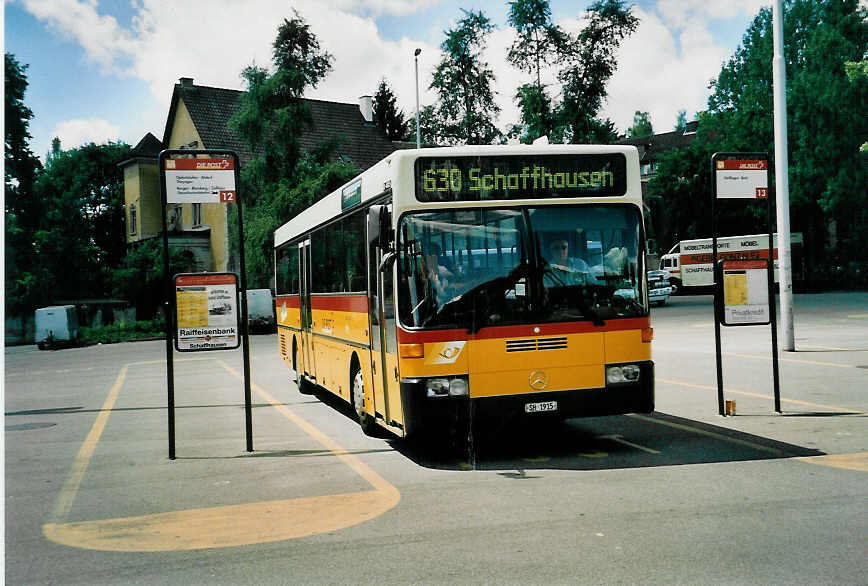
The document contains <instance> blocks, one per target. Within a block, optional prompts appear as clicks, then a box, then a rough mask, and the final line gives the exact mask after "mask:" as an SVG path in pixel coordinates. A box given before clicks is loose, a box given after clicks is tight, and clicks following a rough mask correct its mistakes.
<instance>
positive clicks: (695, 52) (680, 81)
mask: <svg viewBox="0 0 868 586" xmlns="http://www.w3.org/2000/svg"><path fill="white" fill-rule="evenodd" d="M634 10H635V12H634V13H635V14H636V16H638V17H639V19H640V24H639V28H638V29H637V30H636V32H635V33H633V35H631V36H630V37H629V38H628V39H626V40H625V41H624V42H623V43H622V45H621V48H620V51H619V58H618V70H617V71H616V72H615V75H613V76H612V80H611V82H610V83H609V98H608V100H607V102H606V104H605V106H604V114H605V115H606V116H608V117H610V118H611V119H612V121H614V122H615V125H616V126H617V127H618V128H619V129H620V130H621V131H626V129H627V128H629V127H630V126H632V123H633V113H634V112H635V111H636V110H639V111H643V112H649V113H650V116H651V122H652V124H653V125H654V130H655V132H668V131H670V130H672V129H673V128H674V126H675V121H676V118H677V116H678V111H679V110H682V109H684V110H687V115H688V118H689V117H692V116H693V115H694V113H695V112H697V111H700V110H705V109H706V107H707V100H708V82H709V81H710V80H711V79H712V78H714V77H715V76H716V75H717V74H718V73H719V72H720V65H721V63H722V62H723V61H724V60H725V59H726V57H727V56H728V54H729V52H730V50H728V49H725V48H724V47H721V46H718V45H716V44H715V43H714V41H713V40H712V37H711V34H710V33H709V31H708V28H707V26H706V24H705V22H704V21H701V20H693V21H691V24H690V26H688V27H686V28H685V29H684V30H682V31H681V33H680V35H679V39H676V37H675V35H674V34H673V31H672V30H671V29H669V28H668V27H667V26H666V25H665V24H664V23H663V22H662V21H661V20H660V19H659V18H658V17H657V16H655V15H653V14H649V13H646V12H643V11H641V10H639V9H634ZM677 41H680V47H679V46H678V43H677Z"/></svg>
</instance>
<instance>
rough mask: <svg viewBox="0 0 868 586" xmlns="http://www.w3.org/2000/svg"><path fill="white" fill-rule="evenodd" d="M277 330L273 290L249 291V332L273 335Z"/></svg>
mask: <svg viewBox="0 0 868 586" xmlns="http://www.w3.org/2000/svg"><path fill="white" fill-rule="evenodd" d="M276 328H277V320H276V319H275V316H274V296H273V295H272V294H271V289H248V290H247V331H249V332H265V333H269V334H272V333H274V332H275V330H276Z"/></svg>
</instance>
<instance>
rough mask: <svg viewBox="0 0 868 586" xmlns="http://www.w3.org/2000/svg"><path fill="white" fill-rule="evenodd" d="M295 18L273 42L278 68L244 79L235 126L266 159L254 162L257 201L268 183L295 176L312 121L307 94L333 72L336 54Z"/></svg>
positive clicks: (250, 187) (249, 188) (249, 72)
mask: <svg viewBox="0 0 868 586" xmlns="http://www.w3.org/2000/svg"><path fill="white" fill-rule="evenodd" d="M294 14H295V16H294V17H293V18H291V19H284V20H283V23H282V24H281V25H280V26H279V27H278V29H277V37H276V38H275V40H274V43H273V44H272V48H273V52H272V59H273V63H274V67H275V69H274V71H273V72H272V73H269V72H268V71H267V70H266V69H264V68H262V67H258V66H256V65H251V66H249V67H247V68H245V69H244V71H243V72H242V74H241V75H242V77H244V79H245V81H246V82H247V91H246V92H245V93H244V96H243V97H242V99H241V106H240V108H239V110H238V112H237V113H236V114H235V115H234V116H233V117H232V118H231V119H230V121H229V125H230V128H233V129H234V130H235V131H236V132H238V133H239V134H240V135H241V136H242V138H243V139H244V141H245V142H246V143H247V144H248V146H249V147H250V150H251V151H252V152H254V153H256V154H257V158H259V159H260V160H259V161H257V162H254V163H253V164H252V165H249V166H248V172H247V173H245V176H244V180H245V188H246V192H247V194H248V198H250V199H252V200H253V201H255V200H256V199H257V198H258V197H259V195H260V194H261V193H263V191H262V189H261V188H262V187H263V185H262V183H261V182H262V181H265V182H274V181H277V180H278V179H280V178H281V177H291V176H292V173H293V171H294V170H295V167H296V164H297V163H298V160H299V157H300V156H301V149H300V146H299V138H300V136H301V134H302V132H303V131H304V130H305V128H307V126H308V125H309V124H310V112H308V110H307V108H306V106H305V104H304V102H303V101H302V97H303V95H304V92H305V90H307V89H308V88H314V87H316V86H317V85H318V84H319V82H320V81H322V79H323V78H324V77H325V76H326V75H327V74H328V72H329V71H330V70H331V63H332V61H333V60H334V58H333V57H332V56H331V55H330V54H329V53H328V52H326V51H323V50H322V49H321V48H320V45H319V41H318V40H317V38H316V36H315V35H314V34H313V32H312V31H311V30H310V26H309V25H308V24H307V22H306V21H305V20H304V19H303V18H302V17H301V16H300V15H299V14H298V12H296V11H294Z"/></svg>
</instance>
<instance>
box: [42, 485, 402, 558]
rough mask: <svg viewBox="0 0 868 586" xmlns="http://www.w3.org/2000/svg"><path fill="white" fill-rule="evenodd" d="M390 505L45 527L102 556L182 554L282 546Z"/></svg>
mask: <svg viewBox="0 0 868 586" xmlns="http://www.w3.org/2000/svg"><path fill="white" fill-rule="evenodd" d="M393 506H394V504H391V503H390V502H389V501H388V500H387V499H385V498H384V496H383V494H382V493H381V492H380V491H377V490H370V491H364V492H355V493H350V494H336V495H323V496H315V497H309V498H296V499H287V500H280V501H265V502H258V503H247V504H242V505H230V506H223V507H210V508H207V509H189V510H186V511H173V512H169V513H158V514H154V515H141V516H138V517H125V518H116V519H103V520H99V521H84V522H81V523H63V524H55V523H48V524H46V525H45V526H43V533H44V534H45V536H46V537H47V538H48V539H50V540H52V541H54V542H56V543H60V544H63V545H68V546H70V547H78V548H84V549H96V550H102V551H148V552H154V551H184V550H191V549H212V548H218V547H236V546H241V545H252V544H255V543H268V542H274V541H284V540H287V539H295V538H298V537H306V536H309V535H315V534H317V533H323V532H327V531H336V530H339V529H344V528H346V527H349V526H351V525H356V524H358V523H362V522H364V521H368V520H370V519H373V518H375V517H377V516H379V515H381V514H383V513H384V512H386V511H387V510H389V509H391V508H392V507H393Z"/></svg>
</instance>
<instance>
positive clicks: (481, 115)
mask: <svg viewBox="0 0 868 586" xmlns="http://www.w3.org/2000/svg"><path fill="white" fill-rule="evenodd" d="M462 12H463V13H464V18H462V19H460V20H459V21H458V23H457V25H456V26H455V28H452V29H449V30H446V31H445V33H446V39H445V40H444V41H443V43H441V45H440V48H441V50H442V51H443V58H442V59H441V60H440V63H439V64H438V65H437V68H436V69H435V71H434V76H433V80H432V82H431V86H430V87H431V89H433V90H435V91H436V92H437V96H438V103H437V106H436V109H435V113H436V128H437V138H438V139H439V140H442V141H445V142H447V143H449V144H460V143H463V144H491V143H492V142H494V141H496V140H499V139H500V138H501V133H500V131H499V130H498V129H497V127H496V126H495V125H494V123H493V122H492V120H493V119H495V118H496V117H497V115H498V113H499V112H500V107H499V106H498V105H497V104H496V103H495V101H494V90H493V88H492V83H493V82H494V72H493V71H492V70H491V69H490V68H489V66H488V63H486V62H485V61H484V60H483V58H482V52H483V50H484V49H485V43H486V37H487V36H488V35H489V34H490V33H491V31H492V30H494V25H493V24H492V23H491V21H490V20H489V19H488V17H486V16H485V15H484V14H483V13H482V12H481V11H480V12H468V11H466V10H462Z"/></svg>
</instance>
